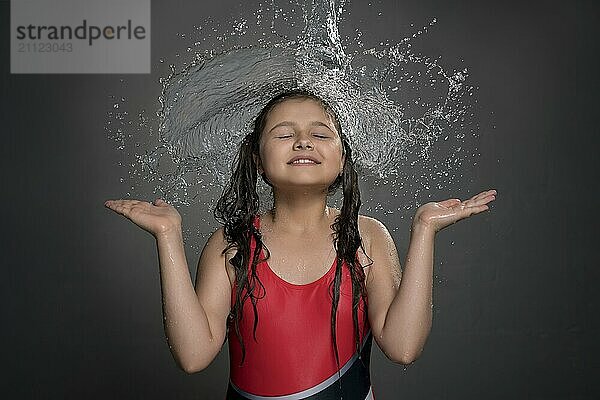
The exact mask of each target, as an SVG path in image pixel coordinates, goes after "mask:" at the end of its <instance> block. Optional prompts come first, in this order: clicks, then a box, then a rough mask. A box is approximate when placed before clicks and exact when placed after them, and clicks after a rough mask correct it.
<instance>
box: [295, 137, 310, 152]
mask: <svg viewBox="0 0 600 400" xmlns="http://www.w3.org/2000/svg"><path fill="white" fill-rule="evenodd" d="M312 148H313V143H312V142H311V140H310V138H309V137H308V136H306V135H299V136H298V138H297V139H296V141H295V142H294V149H296V150H304V149H311V150H312Z"/></svg>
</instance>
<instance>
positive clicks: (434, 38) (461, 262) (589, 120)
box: [0, 0, 600, 399]
mask: <svg viewBox="0 0 600 400" xmlns="http://www.w3.org/2000/svg"><path fill="white" fill-rule="evenodd" d="M240 4H241V2H237V1H229V0H223V1H219V2H217V3H214V4H213V3H211V4H200V2H191V1H190V2H186V3H184V2H170V3H169V4H167V3H166V2H164V3H158V2H156V1H155V2H153V4H152V22H151V24H152V66H153V75H151V76H150V75H139V76H135V75H128V76H123V77H120V76H115V75H113V76H111V75H78V76H77V75H10V74H9V21H10V19H9V11H10V9H9V2H7V1H1V2H0V27H1V28H0V29H1V30H2V40H0V46H1V49H0V50H1V54H2V61H1V62H0V69H1V82H2V91H1V93H2V107H0V119H1V125H0V126H1V127H2V137H3V144H2V146H1V147H0V152H1V157H0V160H1V161H0V162H1V168H0V171H1V172H0V173H1V176H2V181H1V182H2V196H1V203H0V207H1V208H0V210H1V211H2V213H1V215H2V218H1V221H2V241H1V243H2V278H1V279H0V285H2V286H1V287H2V290H1V293H2V301H1V302H0V304H1V316H2V319H3V329H2V338H1V339H0V340H1V343H2V344H3V346H2V347H3V349H2V354H3V360H4V368H3V370H4V373H3V375H2V380H1V381H2V388H1V393H2V397H3V398H11V399H17V398H18V399H33V398H44V399H79V398H85V399H96V398H97V399H107V398H111V399H126V398H136V399H137V398H144V399H159V398H173V399H221V398H223V396H224V393H225V388H226V383H227V375H228V372H227V369H228V367H227V353H226V350H224V351H223V352H222V353H221V354H220V355H219V357H218V358H217V359H216V360H215V362H214V363H213V364H212V365H211V366H210V367H209V368H208V369H207V370H205V371H203V372H201V373H198V374H195V375H192V376H188V375H186V374H185V373H184V372H182V371H180V370H178V369H177V367H176V366H175V363H174V361H173V360H172V358H171V355H170V353H169V350H168V346H167V345H166V342H165V339H164V335H163V331H162V316H161V302H160V286H159V280H158V279H159V276H158V267H157V257H156V249H155V244H154V241H153V239H152V237H151V236H149V235H148V234H146V233H144V232H142V231H141V230H139V229H138V228H136V227H135V226H133V225H132V224H130V223H127V222H126V221H125V220H123V219H121V218H118V217H117V216H115V215H112V214H111V213H110V212H109V211H108V210H106V209H104V208H103V205H102V204H103V202H104V200H105V199H108V198H118V197H122V196H123V195H124V193H125V191H126V189H125V188H124V187H123V185H121V184H120V183H119V178H120V177H121V176H122V174H123V171H122V169H120V168H119V167H118V165H117V163H118V162H119V161H121V155H120V154H119V153H118V152H117V151H116V150H115V144H114V143H113V142H112V141H110V140H108V139H107V138H106V132H105V131H104V126H105V122H106V112H107V111H108V110H110V107H111V104H112V103H111V100H110V99H109V97H108V96H109V95H111V94H115V93H120V92H123V90H124V89H123V87H125V89H126V90H125V91H126V92H127V94H128V95H129V98H128V104H130V105H133V107H134V109H135V107H136V106H138V105H139V107H138V108H143V107H147V110H148V111H149V112H150V113H153V112H154V110H155V109H156V107H157V101H156V99H157V96H158V93H159V89H160V86H159V84H158V76H162V75H164V73H165V68H164V64H160V63H159V61H158V60H159V58H166V59H169V58H172V57H173V54H174V53H176V52H177V51H181V47H182V46H183V44H182V43H183V42H182V41H181V38H180V37H179V36H177V33H179V32H183V31H190V30H191V26H192V25H194V24H198V23H199V22H200V21H201V20H202V19H203V18H204V17H206V16H211V17H212V18H213V19H215V20H217V21H218V20H220V19H222V18H224V17H223V16H225V15H228V14H229V13H232V12H233V13H239V14H240V16H243V15H244V13H248V12H250V11H249V10H254V9H255V7H254V4H248V5H247V6H244V7H243V9H242V7H240ZM378 7H380V9H381V10H382V12H383V16H382V18H381V20H380V22H376V23H373V22H371V23H369V24H368V25H364V22H361V21H360V18H359V17H360V14H354V15H353V17H352V19H351V21H350V22H352V21H353V22H352V23H354V24H358V25H361V24H363V25H364V26H362V29H363V30H364V31H366V32H369V33H368V34H369V35H373V36H374V37H385V38H389V39H391V40H393V39H394V38H397V37H399V35H401V34H402V32H405V30H404V31H402V32H399V31H398V29H400V28H398V25H397V24H396V21H402V23H403V24H405V26H406V24H409V23H410V22H415V23H416V24H417V25H418V24H420V23H426V21H429V20H430V19H431V17H434V16H435V17H437V19H438V24H437V25H436V27H435V28H434V29H432V30H431V31H430V33H429V34H428V35H427V36H426V38H425V39H424V40H423V41H421V42H420V43H421V44H420V45H421V46H422V49H423V51H424V52H426V54H430V55H437V54H442V55H443V57H444V58H443V59H444V60H446V61H447V62H448V63H449V64H450V65H452V64H453V63H456V65H457V66H459V65H461V63H460V59H463V60H464V65H466V66H468V67H469V68H470V71H471V78H472V82H475V83H476V84H477V85H478V86H479V88H480V89H479V91H478V96H479V104H480V110H479V122H480V126H481V127H482V129H481V139H480V145H479V150H480V152H481V154H482V156H481V158H480V159H479V162H478V164H479V168H478V169H475V168H470V169H468V170H467V171H466V172H465V173H466V174H468V177H466V178H465V179H463V180H462V181H461V183H460V184H459V185H456V186H455V187H449V188H446V189H444V190H442V191H439V192H431V193H429V194H430V195H431V196H432V197H433V198H436V199H439V200H441V199H444V198H447V197H450V196H457V197H461V198H465V197H467V196H468V195H470V194H472V193H476V192H478V191H480V190H483V189H487V188H496V189H497V190H498V199H497V200H496V202H495V204H494V206H493V207H492V210H491V211H490V212H489V213H487V214H485V215H483V216H477V217H474V218H473V219H471V220H469V221H466V222H464V223H460V224H457V225H454V226H452V227H450V228H448V229H446V230H444V231H442V232H440V234H439V235H438V238H437V239H436V272H435V274H436V279H435V288H434V302H435V314H434V325H433V330H432V332H431V336H430V338H429V341H428V344H427V346H426V348H425V352H424V353H423V355H422V356H421V358H420V359H419V360H417V361H416V362H415V363H414V364H413V365H411V366H409V367H408V368H404V367H403V366H400V365H395V364H392V363H391V362H389V361H387V360H386V359H385V358H384V357H383V356H382V354H381V353H380V352H379V350H374V354H373V357H372V359H373V362H372V377H373V385H374V388H375V394H376V396H377V398H378V399H393V398H400V399H409V398H411V399H483V398H485V399H507V398H513V399H514V398H518V399H521V398H522V399H592V398H597V397H598V396H599V395H600V386H599V384H598V381H597V379H592V378H594V377H595V376H597V371H598V366H599V362H598V358H597V356H598V355H600V352H599V344H598V341H597V337H598V333H599V323H598V319H597V316H598V306H599V296H598V294H597V293H596V290H595V286H596V285H597V282H598V281H599V278H600V276H599V275H600V274H599V273H598V269H597V267H598V258H597V256H596V254H597V253H596V252H595V250H594V248H593V247H592V246H593V243H597V241H596V240H593V239H594V236H593V235H594V231H595V228H596V227H597V226H598V218H597V214H596V213H597V212H598V211H597V205H598V200H597V199H598V197H597V196H598V189H597V179H596V178H597V175H598V174H597V163H596V162H595V161H596V154H597V146H598V139H597V134H598V122H597V109H598V105H599V103H598V101H597V93H598V89H599V87H598V86H599V85H598V76H597V73H598V72H597V71H598V60H599V58H598V54H599V52H598V50H599V49H598V42H597V37H598V22H599V20H598V7H597V6H596V5H594V2H593V1H578V2H548V1H529V2H516V1H514V2H499V1H496V2H490V1H456V2H449V1H440V0H438V1H414V0H407V1H402V2H393V1H383V2H382V3H381V4H380V5H379V6H378ZM367 12H368V11H365V13H367ZM350 22H348V23H350ZM366 32H365V34H367V33H366ZM400 37H401V36H400ZM119 78H125V83H120V82H119ZM492 113H493V114H492ZM494 126H495V128H494ZM422 196H423V197H426V193H425V192H423V193H422ZM149 197H150V196H149ZM389 201H393V199H392V200H389ZM422 201H427V199H426V198H423V199H422ZM372 215H374V216H376V217H378V218H380V219H381V220H382V221H383V222H384V223H385V224H386V225H387V226H388V227H390V229H393V231H394V234H393V235H394V238H395V240H396V242H397V244H398V248H399V250H400V252H401V257H402V258H403V254H404V252H405V250H406V246H407V240H408V236H407V232H408V219H407V218H404V219H396V218H395V216H394V215H391V216H387V215H385V214H383V213H379V214H378V213H372ZM188 250H189V249H188ZM197 256H198V255H197V252H196V251H194V250H189V253H188V257H189V263H190V268H192V269H193V271H195V264H196V262H197Z"/></svg>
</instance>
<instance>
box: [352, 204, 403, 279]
mask: <svg viewBox="0 0 600 400" xmlns="http://www.w3.org/2000/svg"><path fill="white" fill-rule="evenodd" d="M358 231H359V233H360V237H361V240H362V244H363V248H362V249H360V250H359V261H360V263H361V265H363V266H365V273H366V275H367V281H369V280H370V275H371V268H370V267H371V266H372V265H373V264H374V263H375V262H376V257H377V253H378V252H379V249H380V248H381V245H384V246H385V247H386V248H389V247H390V246H394V242H393V239H392V237H391V235H390V233H389V232H388V230H387V228H386V227H385V225H384V224H383V223H382V222H381V221H379V220H377V219H376V218H373V217H368V216H366V215H359V216H358Z"/></svg>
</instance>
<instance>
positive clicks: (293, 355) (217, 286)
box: [105, 90, 496, 400]
mask: <svg viewBox="0 0 600 400" xmlns="http://www.w3.org/2000/svg"><path fill="white" fill-rule="evenodd" d="M258 175H260V176H261V177H262V179H263V180H264V181H265V182H266V183H267V184H268V185H270V186H271V188H272V193H273V206H272V208H271V210H270V211H268V212H266V213H264V214H262V215H260V214H259V204H258V203H259V202H258V195H257V193H256V183H257V179H258ZM340 186H341V188H342V191H343V205H342V207H341V209H340V210H337V209H334V208H331V207H329V206H328V205H327V197H328V195H330V194H332V193H333V192H335V190H336V189H337V188H338V187H340ZM495 194H496V191H495V190H490V191H486V192H482V193H480V194H478V195H476V196H474V197H472V198H470V199H469V200H466V201H460V200H459V199H449V200H445V201H442V202H431V203H427V204H424V205H423V206H421V207H419V208H418V209H417V211H416V213H415V215H414V217H413V221H412V227H411V238H410V244H409V248H408V254H407V256H406V262H405V266H404V268H403V274H402V279H401V271H400V262H399V260H398V255H397V252H396V247H395V245H394V242H393V240H392V238H391V236H390V234H389V233H388V231H387V229H386V228H385V226H383V224H381V223H380V222H378V221H377V220H375V219H373V218H369V217H366V216H362V215H359V214H358V211H359V207H360V204H361V202H360V193H359V190H358V181H357V174H356V171H355V169H354V165H353V161H352V151H351V149H350V146H349V144H348V141H347V139H346V138H345V136H344V134H343V132H342V129H341V127H340V124H339V122H338V119H337V118H336V115H335V113H334V111H333V110H332V108H331V107H330V106H329V105H327V104H326V103H325V102H324V101H323V100H322V99H320V98H319V97H317V96H315V95H314V94H311V93H309V92H306V91H300V90H296V91H291V92H286V93H282V94H280V95H279V96H277V97H275V98H274V99H272V100H271V101H270V102H269V103H268V104H267V105H266V106H265V107H264V109H263V110H262V111H261V112H260V114H259V115H258V117H257V118H256V121H255V125H254V130H253V132H252V133H250V134H248V135H247V136H246V137H245V139H244V140H243V142H242V144H241V146H240V149H239V153H238V156H237V160H236V163H235V166H234V171H233V174H232V177H231V180H230V182H229V184H228V186H227V188H226V189H225V191H224V193H223V195H222V197H221V198H220V199H219V201H218V203H217V207H216V210H215V216H216V217H217V219H218V220H219V222H221V223H222V224H223V227H222V228H220V229H218V230H217V231H216V232H214V233H213V234H212V235H211V237H210V238H209V240H208V242H207V244H206V246H205V247H204V249H203V251H202V255H201V257H200V261H199V264H198V271H197V275H196V283H195V288H194V287H193V286H192V283H191V279H190V275H189V270H188V265H187V261H186V258H185V253H184V246H183V240H182V233H181V217H180V215H179V213H178V212H177V211H176V210H175V208H173V207H172V206H170V205H169V204H167V203H166V202H165V201H163V200H161V199H157V200H155V201H154V202H153V203H148V202H143V201H137V200H109V201H107V202H106V203H105V205H106V207H108V208H110V209H111V210H113V211H115V212H117V213H119V214H121V215H123V216H125V217H127V218H129V219H130V220H131V221H133V222H134V223H135V224H137V225H138V226H140V227H141V228H142V229H145V230H147V231H148V232H150V233H151V234H152V235H154V237H155V238H156V241H157V245H158V252H159V259H160V275H161V288H162V296H163V314H164V327H165V333H166V336H167V340H168V342H169V345H170V348H171V352H172V354H173V357H174V358H175V360H176V361H177V363H178V365H179V366H180V367H181V368H182V369H183V370H184V371H186V372H188V373H193V372H198V371H201V370H202V369H204V368H206V367H207V366H208V365H209V364H210V363H211V361H212V360H213V359H214V358H215V356H216V355H217V353H219V351H220V350H221V347H222V345H223V344H224V341H225V340H226V338H228V339H229V353H230V370H231V373H230V384H229V388H228V391H227V398H228V399H269V398H277V399H290V400H291V399H304V398H309V397H310V398H311V399H333V398H344V399H360V400H362V399H372V398H373V391H372V388H371V384H370V378H369V355H370V346H371V338H373V337H374V338H375V341H376V342H377V344H378V345H379V347H380V348H381V349H382V351H383V352H384V353H385V354H386V356H387V357H388V358H389V359H390V360H392V361H394V362H397V363H401V364H409V363H411V362H413V361H414V360H415V359H416V358H417V357H418V356H419V355H420V354H421V352H422V350H423V346H424V345H425V342H426V339H427V336H428V334H429V331H430V328H431V320H432V310H431V308H432V286H433V282H432V280H433V245H434V238H435V234H436V232H438V231H439V230H440V229H442V228H444V227H446V226H448V225H450V224H452V223H454V222H456V221H458V220H461V219H464V218H467V217H469V216H471V215H474V214H478V213H480V212H483V211H485V210H488V209H489V207H488V205H487V204H488V203H489V202H491V201H493V200H494V199H495Z"/></svg>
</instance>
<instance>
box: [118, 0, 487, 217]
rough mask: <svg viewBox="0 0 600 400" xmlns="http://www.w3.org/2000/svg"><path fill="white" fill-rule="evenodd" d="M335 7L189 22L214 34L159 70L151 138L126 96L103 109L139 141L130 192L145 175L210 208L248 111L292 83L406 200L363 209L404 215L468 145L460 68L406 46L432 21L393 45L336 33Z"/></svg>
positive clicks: (441, 182) (162, 191) (380, 181)
mask: <svg viewBox="0 0 600 400" xmlns="http://www.w3.org/2000/svg"><path fill="white" fill-rule="evenodd" d="M345 6H346V2H345V1H335V0H322V1H316V0H314V1H309V2H304V3H299V2H293V1H292V2H284V4H279V3H277V4H276V3H275V2H274V1H273V2H270V3H269V4H263V5H261V6H260V7H259V9H258V10H257V11H256V12H254V13H253V14H252V16H249V18H248V19H245V18H242V19H238V20H234V21H233V22H232V23H230V24H228V26H229V27H230V28H229V29H230V30H229V31H225V32H221V31H220V30H219V29H217V28H214V27H213V28H211V27H210V22H206V23H205V24H204V26H199V27H196V29H197V32H198V34H199V36H201V37H202V39H204V40H205V39H206V38H212V39H214V40H213V41H212V42H211V46H212V47H210V48H208V49H204V50H199V49H200V48H201V47H202V45H203V44H204V43H205V42H204V41H203V40H198V41H196V42H194V43H193V45H189V46H182V47H186V48H187V51H186V52H187V53H190V54H191V53H193V59H192V61H191V62H190V63H189V64H188V63H183V65H182V67H181V68H180V69H179V70H178V69H177V68H176V66H175V65H173V64H171V65H170V74H169V75H168V76H166V77H164V78H161V80H160V83H161V84H162V93H161V95H160V97H159V102H160V109H159V111H158V112H157V114H156V115H157V120H156V121H155V122H156V124H157V126H158V129H157V132H158V135H157V136H155V135H153V134H154V132H153V130H152V129H151V127H150V126H149V125H150V123H149V121H148V117H147V116H146V115H144V116H143V118H142V115H141V114H140V115H139V119H140V121H143V122H140V123H139V125H143V128H146V129H145V130H144V129H143V128H142V129H139V127H138V128H137V129H136V130H135V131H134V132H132V131H131V128H130V127H131V123H130V122H131V121H128V122H129V126H128V124H123V123H122V122H123V121H122V120H123V119H125V120H127V118H128V115H127V114H126V113H127V111H124V110H123V107H122V103H123V102H124V99H123V101H121V102H119V101H115V102H114V106H113V107H114V109H113V110H111V111H110V113H109V117H111V118H112V119H114V120H121V123H120V124H116V125H118V126H119V127H118V128H115V127H114V126H111V127H109V128H108V130H109V131H110V132H111V134H112V137H113V138H114V139H115V141H116V142H117V144H118V147H119V148H121V149H123V148H124V147H125V146H126V142H128V141H132V140H133V141H135V143H136V145H135V147H136V148H137V149H138V150H134V153H135V161H132V160H130V164H129V166H130V170H129V173H130V175H131V177H132V179H131V180H132V185H131V189H132V190H131V192H133V191H135V188H136V186H137V185H138V184H139V182H150V184H152V185H154V192H155V193H156V194H157V195H158V196H160V197H163V198H165V199H166V200H167V201H169V202H171V203H172V204H175V205H192V204H195V203H201V204H202V205H203V206H205V207H207V208H210V209H212V207H213V205H214V202H215V201H216V197H218V194H219V193H220V190H221V188H222V187H223V186H224V184H225V182H226V181H227V179H228V177H229V174H230V165H231V163H232V161H233V157H234V154H235V153H236V149H237V146H238V143H239V142H240V141H241V138H242V137H243V136H245V135H246V134H247V133H248V132H249V131H250V129H251V128H250V126H251V123H252V120H253V119H254V117H255V116H256V115H257V113H258V111H259V110H260V109H261V108H262V106H263V105H264V104H265V103H266V102H267V101H268V100H269V99H270V98H272V97H273V96H274V95H276V94H277V93H279V92H280V91H282V90H288V89H293V88H305V89H308V90H310V91H312V92H315V93H316V94H317V95H319V96H321V97H322V98H323V99H325V100H326V101H327V102H328V103H329V104H331V106H332V107H333V108H334V109H335V111H336V112H337V114H338V116H339V118H340V123H341V125H342V129H343V130H344V132H345V133H346V135H347V136H348V138H349V141H350V145H351V146H352V148H353V151H354V154H355V155H356V156H355V157H356V163H357V165H358V168H359V170H360V173H361V174H362V175H363V177H367V179H371V180H372V181H374V184H375V185H385V186H386V187H388V188H389V190H390V192H391V194H392V196H396V197H402V198H403V199H404V200H403V201H402V203H403V204H404V207H394V208H390V207H388V206H387V205H384V204H382V203H381V202H380V201H376V200H375V199H374V198H367V199H366V201H365V203H366V205H367V211H369V210H370V211H376V212H380V211H383V212H386V213H394V212H398V213H400V214H402V213H403V212H404V211H405V210H408V209H410V208H411V207H412V206H414V204H413V203H415V202H417V200H416V199H417V196H418V194H419V193H420V192H421V191H422V190H431V189H433V188H436V189H442V188H443V187H444V186H446V185H448V184H450V183H452V182H453V181H454V180H455V179H456V174H457V173H458V171H459V168H460V166H461V165H462V163H463V162H464V161H465V160H467V159H469V158H472V157H474V156H475V152H476V150H474V149H473V145H472V143H470V142H469V140H468V139H469V138H470V137H473V136H474V135H475V130H474V129H473V128H472V126H471V123H472V122H471V118H472V113H471V108H470V106H471V105H472V103H471V102H470V98H471V97H470V96H472V94H473V91H474V89H473V87H472V86H470V85H469V84H468V83H467V81H468V71H467V70H466V69H460V70H449V69H447V68H445V67H444V66H443V65H442V64H441V62H440V61H439V59H433V58H430V57H427V56H424V55H422V54H419V53H416V52H414V51H413V50H412V44H413V42H414V41H415V40H417V39H419V38H420V36H422V35H423V34H426V33H427V32H428V30H429V29H430V28H431V27H432V26H434V25H435V24H436V22H437V21H436V19H432V20H431V22H430V23H428V24H425V26H423V27H422V28H420V29H417V30H415V31H414V32H413V33H412V34H411V35H409V36H408V37H406V38H403V39H402V40H400V41H398V42H396V43H394V44H390V43H387V42H385V43H384V42H380V43H379V44H378V45H376V46H365V44H364V43H363V39H362V37H361V36H362V34H361V33H360V31H358V30H357V31H356V32H355V35H354V36H353V37H344V38H342V37H341V36H340V33H339V27H340V17H341V16H342V15H343V14H344V12H345V11H344V10H345ZM280 25H285V28H280ZM188 36H191V35H185V34H182V39H183V40H185V41H186V42H187V41H189V40H190V38H189V37H188ZM244 41H246V42H245V43H244ZM240 42H241V43H242V44H240ZM215 43H216V44H215ZM248 43H250V44H248ZM177 57H179V54H178V55H177ZM162 62H163V60H161V63H162ZM124 113H125V114H124ZM117 122H118V121H117ZM136 122H137V121H136ZM133 125H136V124H133ZM467 132H468V133H467ZM144 133H146V135H147V136H146V137H143V134H144ZM150 139H152V140H150ZM140 142H141V143H143V145H144V146H140ZM140 147H145V150H144V151H142V149H140ZM369 177H370V178H369ZM263 189H264V190H266V188H264V187H263ZM131 192H130V193H128V194H131ZM207 192H212V195H207ZM411 197H412V198H413V200H409V199H410V198H411Z"/></svg>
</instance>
